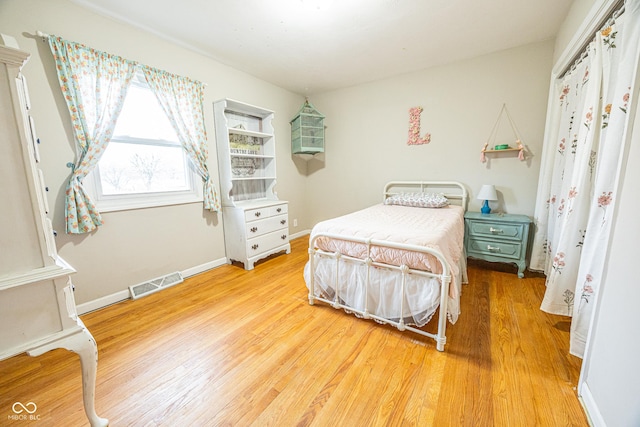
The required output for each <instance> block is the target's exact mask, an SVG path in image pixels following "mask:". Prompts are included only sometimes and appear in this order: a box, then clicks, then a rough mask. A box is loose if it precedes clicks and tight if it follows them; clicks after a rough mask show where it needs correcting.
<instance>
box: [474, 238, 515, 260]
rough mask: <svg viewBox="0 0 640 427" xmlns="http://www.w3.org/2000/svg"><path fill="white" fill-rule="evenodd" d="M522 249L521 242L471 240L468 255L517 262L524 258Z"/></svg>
mask: <svg viewBox="0 0 640 427" xmlns="http://www.w3.org/2000/svg"><path fill="white" fill-rule="evenodd" d="M522 249H523V246H522V244H521V243H520V242H508V241H497V240H482V239H475V238H469V241H468V244H467V255H469V256H473V255H474V254H482V255H491V256H494V257H499V258H508V259H515V260H517V259H520V258H521V256H522Z"/></svg>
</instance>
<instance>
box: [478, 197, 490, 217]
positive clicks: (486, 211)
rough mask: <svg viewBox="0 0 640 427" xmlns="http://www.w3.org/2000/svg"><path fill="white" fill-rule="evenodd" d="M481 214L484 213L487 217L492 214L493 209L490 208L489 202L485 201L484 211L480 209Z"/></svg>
mask: <svg viewBox="0 0 640 427" xmlns="http://www.w3.org/2000/svg"><path fill="white" fill-rule="evenodd" d="M480 212H482V213H483V214H485V215H488V214H490V213H491V208H490V207H489V201H488V200H485V201H484V205H482V209H480Z"/></svg>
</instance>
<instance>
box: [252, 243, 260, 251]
mask: <svg viewBox="0 0 640 427" xmlns="http://www.w3.org/2000/svg"><path fill="white" fill-rule="evenodd" d="M251 249H253V250H254V251H255V250H256V249H258V244H257V243H256V244H255V245H253V246H251Z"/></svg>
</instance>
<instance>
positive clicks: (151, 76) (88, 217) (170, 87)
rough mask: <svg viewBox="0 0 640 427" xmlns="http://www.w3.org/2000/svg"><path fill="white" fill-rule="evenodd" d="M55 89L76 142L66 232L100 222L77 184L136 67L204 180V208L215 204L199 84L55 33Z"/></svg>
mask: <svg viewBox="0 0 640 427" xmlns="http://www.w3.org/2000/svg"><path fill="white" fill-rule="evenodd" d="M48 41H49V47H50V49H51V53H52V54H53V58H54V61H55V63H56V70H57V75H58V81H59V82H60V89H61V91H62V94H63V96H64V99H65V101H66V104H67V107H68V110H69V115H70V117H71V122H72V126H73V131H74V140H75V143H76V157H77V159H76V162H75V163H68V164H67V165H68V166H69V167H71V169H72V173H71V177H70V178H69V183H68V184H67V188H66V197H65V222H66V231H67V233H70V234H82V233H88V232H91V231H93V230H95V229H96V228H97V227H99V226H101V225H102V224H103V220H102V217H101V215H100V213H99V212H98V210H97V209H96V206H95V204H94V203H93V202H92V201H91V198H90V197H89V195H88V194H87V193H86V191H85V189H84V187H83V186H82V180H83V179H84V177H86V176H87V174H89V173H90V172H91V171H92V170H93V169H94V168H95V167H96V165H97V164H98V162H99V161H100V158H101V157H102V154H103V153H104V151H105V149H106V148H107V145H108V144H109V141H110V140H111V137H112V135H113V131H114V128H115V125H116V121H117V119H118V116H119V115H120V112H121V111H122V105H123V102H124V99H125V97H126V94H127V89H128V88H129V86H130V84H131V79H132V78H133V76H134V74H135V72H136V70H137V69H138V68H141V69H142V70H143V72H144V74H145V77H146V79H147V82H148V83H149V86H150V87H151V89H152V90H153V92H154V93H155V95H156V98H157V99H158V101H159V103H160V104H161V106H162V108H163V110H164V111H165V113H166V114H167V117H168V118H169V121H170V122H171V124H172V125H173V127H174V129H175V130H176V133H177V134H178V137H179V139H180V142H181V144H182V146H183V148H184V150H185V151H186V152H187V154H188V157H189V159H190V160H191V162H192V164H193V165H194V167H195V169H196V171H197V172H198V174H199V175H200V176H201V177H202V179H203V181H204V208H205V209H209V210H211V211H213V212H218V211H219V210H220V201H219V198H218V195H217V193H216V190H215V186H214V184H213V182H212V180H211V176H210V174H209V170H208V167H207V161H208V149H207V136H206V131H205V127H204V114H203V91H204V88H203V85H202V83H200V82H197V81H193V80H190V79H188V78H186V77H180V76H176V75H174V74H170V73H167V72H165V71H162V70H157V69H154V68H151V67H148V66H145V65H142V64H139V63H137V62H134V61H129V60H126V59H123V58H121V57H119V56H116V55H111V54H108V53H105V52H100V51H97V50H95V49H92V48H89V47H87V46H84V45H82V44H79V43H75V42H70V41H67V40H64V39H62V38H60V37H56V36H49V38H48Z"/></svg>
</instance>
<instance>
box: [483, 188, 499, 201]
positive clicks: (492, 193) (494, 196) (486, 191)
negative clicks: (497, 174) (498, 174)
mask: <svg viewBox="0 0 640 427" xmlns="http://www.w3.org/2000/svg"><path fill="white" fill-rule="evenodd" d="M478 199H479V200H491V201H495V200H498V193H496V187H495V186H493V185H491V184H485V185H483V186H482V188H480V192H479V193H478Z"/></svg>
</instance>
